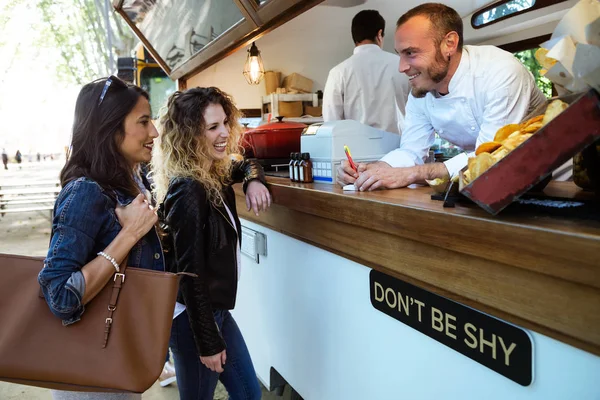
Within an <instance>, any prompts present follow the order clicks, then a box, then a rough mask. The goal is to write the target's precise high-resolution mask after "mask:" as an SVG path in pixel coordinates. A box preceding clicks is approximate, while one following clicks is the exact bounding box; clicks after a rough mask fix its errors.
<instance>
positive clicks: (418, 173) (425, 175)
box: [413, 163, 450, 183]
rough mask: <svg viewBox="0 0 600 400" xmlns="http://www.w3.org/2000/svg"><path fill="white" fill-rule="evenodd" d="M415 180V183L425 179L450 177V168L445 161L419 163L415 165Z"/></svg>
mask: <svg viewBox="0 0 600 400" xmlns="http://www.w3.org/2000/svg"><path fill="white" fill-rule="evenodd" d="M414 169H415V171H414V173H415V174H414V180H413V183H416V182H422V181H424V180H425V179H427V180H433V179H437V178H449V177H450V175H449V174H448V169H447V168H446V166H445V165H444V163H429V164H423V165H417V166H416V167H414Z"/></svg>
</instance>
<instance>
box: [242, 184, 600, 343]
mask: <svg viewBox="0 0 600 400" xmlns="http://www.w3.org/2000/svg"><path fill="white" fill-rule="evenodd" d="M268 182H269V184H270V185H269V186H270V190H271V193H272V195H273V200H274V204H273V206H272V208H271V209H270V210H269V212H267V213H266V214H261V216H259V217H258V218H257V217H256V216H255V215H254V214H253V213H249V212H247V211H246V206H245V201H244V198H243V193H242V190H241V185H236V186H235V190H236V194H237V208H238V213H239V215H240V217H242V218H245V219H248V220H250V221H253V222H256V223H259V224H261V225H264V226H266V227H269V228H271V229H273V230H276V231H279V232H281V233H284V234H286V235H289V236H292V237H295V238H297V239H299V240H302V241H305V242H307V243H310V244H312V245H315V246H318V247H321V248H323V249H325V250H328V251H330V252H333V253H336V254H338V255H340V256H343V257H346V258H348V259H351V260H353V261H356V262H358V263H360V264H363V265H366V266H368V267H371V268H373V269H376V270H379V271H382V272H384V273H387V274H390V275H394V276H396V277H398V278H400V279H402V280H405V281H407V282H409V283H412V284H414V285H417V286H420V287H422V288H424V289H427V290H430V291H432V292H434V293H437V294H439V295H442V296H445V297H447V298H450V299H453V300H456V301H458V302H461V303H463V304H466V305H469V306H471V307H474V308H476V309H478V310H481V311H483V312H486V313H489V314H491V315H494V316H496V317H498V318H501V319H504V320H507V321H510V322H513V323H515V324H517V325H520V326H522V327H525V328H528V329H532V330H534V331H537V332H540V333H542V334H544V335H547V336H550V337H553V338H556V339H558V340H560V341H563V342H566V343H569V344H571V345H573V346H576V347H579V348H581V349H583V350H586V351H589V352H592V353H594V354H597V355H600V222H597V221H595V222H594V221H592V222H590V221H584V220H570V219H566V218H551V217H545V216H523V215H515V214H511V212H510V210H506V211H504V212H503V213H502V214H501V215H499V216H497V217H493V216H491V215H489V214H487V213H486V212H485V211H483V210H481V209H479V208H477V207H476V206H475V205H472V206H469V205H467V206H464V205H457V206H456V208H453V209H444V208H442V203H441V202H439V201H432V200H430V195H431V193H432V191H431V189H430V188H427V187H420V188H417V189H400V190H390V191H378V192H372V193H360V192H342V190H341V189H340V188H339V187H338V186H333V185H327V184H307V185H301V184H294V183H291V182H290V181H289V180H288V179H282V178H268ZM546 191H547V192H549V193H550V192H551V193H553V194H556V193H559V192H560V193H561V194H565V193H567V194H570V193H574V192H576V189H575V188H574V185H573V184H572V183H565V182H552V183H551V185H550V186H549V187H548V188H547V189H546ZM365 295H366V296H367V298H368V294H365Z"/></svg>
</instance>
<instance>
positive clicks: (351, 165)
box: [344, 145, 358, 172]
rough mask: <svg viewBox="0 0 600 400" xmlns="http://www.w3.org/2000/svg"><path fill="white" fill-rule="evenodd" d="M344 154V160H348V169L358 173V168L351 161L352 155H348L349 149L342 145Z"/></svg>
mask: <svg viewBox="0 0 600 400" xmlns="http://www.w3.org/2000/svg"><path fill="white" fill-rule="evenodd" d="M344 153H346V158H348V162H349V163H350V168H352V169H353V170H354V172H358V166H357V165H356V164H355V163H354V160H353V159H352V155H351V154H350V149H349V148H348V146H346V145H344Z"/></svg>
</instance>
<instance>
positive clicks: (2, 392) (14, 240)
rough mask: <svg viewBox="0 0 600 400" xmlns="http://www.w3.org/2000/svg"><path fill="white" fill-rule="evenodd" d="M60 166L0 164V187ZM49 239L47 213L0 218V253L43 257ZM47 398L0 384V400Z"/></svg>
mask: <svg viewBox="0 0 600 400" xmlns="http://www.w3.org/2000/svg"><path fill="white" fill-rule="evenodd" d="M61 166H62V161H48V162H40V163H37V162H33V163H27V162H25V163H24V164H22V166H21V169H19V168H18V167H17V165H16V164H9V170H8V171H5V170H4V169H2V165H1V164H0V186H1V185H2V183H3V182H4V183H6V182H14V181H19V182H24V181H27V180H37V181H39V180H46V179H57V177H58V173H59V171H60V168H61ZM49 239H50V220H49V213H48V212H28V213H22V214H18V215H15V214H6V215H5V216H4V217H0V253H9V254H22V255H29V256H44V255H46V252H47V249H48V241H49ZM289 392H290V390H289V388H286V392H285V394H284V396H283V397H277V396H275V395H274V394H273V393H269V392H268V391H267V390H266V389H264V388H263V399H265V400H275V399H277V400H284V399H289V398H290V393H289ZM142 397H143V400H177V399H179V391H178V390H177V385H176V384H173V385H171V386H168V387H165V388H162V387H160V385H158V383H156V384H154V386H152V387H151V388H150V389H149V390H148V391H146V392H145V393H144V394H143V396H142ZM51 398H52V397H51V395H50V391H49V390H47V389H40V388H36V387H32V386H23V385H16V384H12V383H6V382H0V400H17V399H18V400H51ZM214 399H216V400H217V399H218V400H224V399H227V391H226V390H225V388H224V387H223V386H222V385H221V384H220V383H219V386H217V391H216V393H215V397H214Z"/></svg>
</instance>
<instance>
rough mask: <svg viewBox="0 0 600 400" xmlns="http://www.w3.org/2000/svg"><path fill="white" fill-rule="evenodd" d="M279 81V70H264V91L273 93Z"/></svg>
mask: <svg viewBox="0 0 600 400" xmlns="http://www.w3.org/2000/svg"><path fill="white" fill-rule="evenodd" d="M280 82H281V72H275V71H265V91H266V92H267V94H271V93H275V92H276V91H277V88H278V87H279V83H280Z"/></svg>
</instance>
